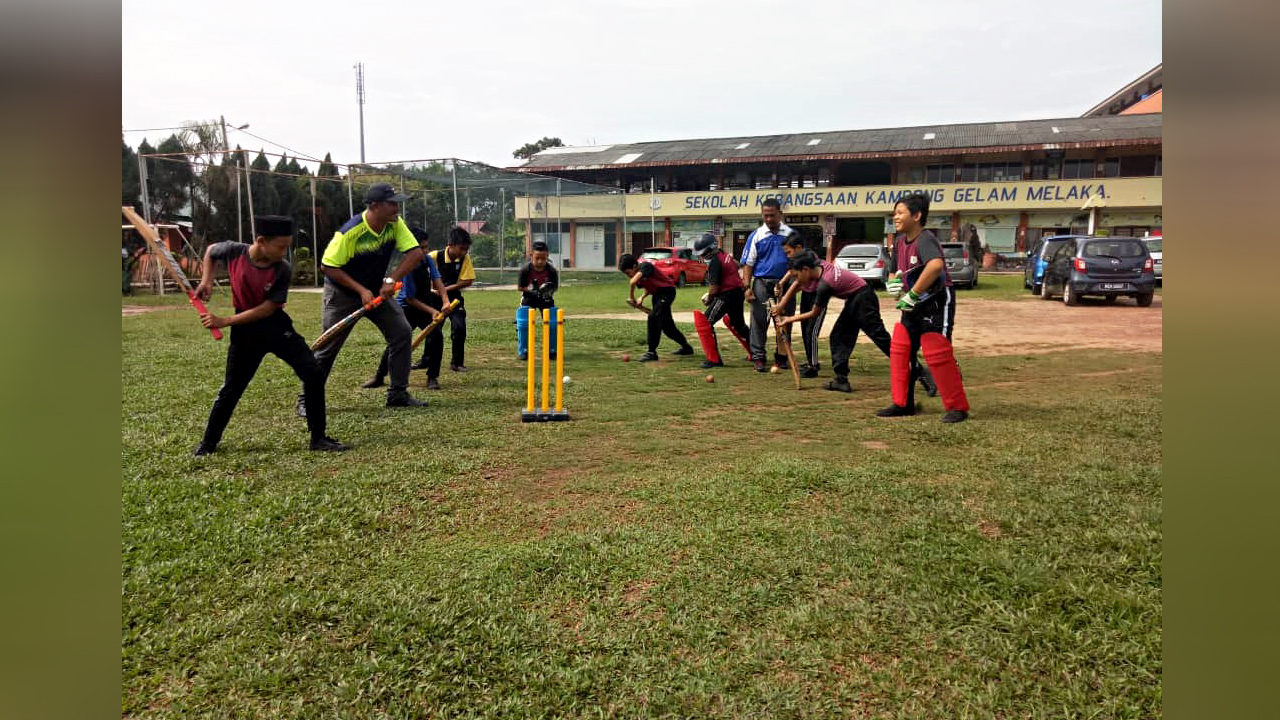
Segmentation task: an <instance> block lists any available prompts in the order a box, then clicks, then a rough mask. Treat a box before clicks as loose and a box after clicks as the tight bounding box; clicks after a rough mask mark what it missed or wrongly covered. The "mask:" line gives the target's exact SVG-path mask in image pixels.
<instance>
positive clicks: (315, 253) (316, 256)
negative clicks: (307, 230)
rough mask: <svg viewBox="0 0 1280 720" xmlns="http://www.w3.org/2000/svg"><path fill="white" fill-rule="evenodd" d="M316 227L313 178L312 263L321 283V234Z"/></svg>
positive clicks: (312, 183)
mask: <svg viewBox="0 0 1280 720" xmlns="http://www.w3.org/2000/svg"><path fill="white" fill-rule="evenodd" d="M317 233H318V230H317V229H316V179H315V178H311V264H312V266H313V267H312V271H313V272H314V273H315V278H316V284H317V285H319V284H320V236H319V235H318V234H317Z"/></svg>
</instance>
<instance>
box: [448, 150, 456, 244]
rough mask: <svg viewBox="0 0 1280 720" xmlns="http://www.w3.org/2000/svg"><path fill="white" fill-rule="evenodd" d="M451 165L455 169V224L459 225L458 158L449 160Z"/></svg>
mask: <svg viewBox="0 0 1280 720" xmlns="http://www.w3.org/2000/svg"><path fill="white" fill-rule="evenodd" d="M449 167H450V168H452V169H453V226H454V227H457V226H458V158H453V159H451V160H450V161H449Z"/></svg>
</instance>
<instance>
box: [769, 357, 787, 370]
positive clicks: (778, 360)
mask: <svg viewBox="0 0 1280 720" xmlns="http://www.w3.org/2000/svg"><path fill="white" fill-rule="evenodd" d="M773 364H774V365H777V366H778V369H779V370H790V369H791V364H790V363H788V362H787V356H786V355H778V354H776V353H775V354H774V356H773Z"/></svg>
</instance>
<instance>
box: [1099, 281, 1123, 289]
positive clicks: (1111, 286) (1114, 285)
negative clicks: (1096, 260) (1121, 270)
mask: <svg viewBox="0 0 1280 720" xmlns="http://www.w3.org/2000/svg"><path fill="white" fill-rule="evenodd" d="M1124 286H1125V284H1124V283H1102V289H1103V290H1123V289H1124Z"/></svg>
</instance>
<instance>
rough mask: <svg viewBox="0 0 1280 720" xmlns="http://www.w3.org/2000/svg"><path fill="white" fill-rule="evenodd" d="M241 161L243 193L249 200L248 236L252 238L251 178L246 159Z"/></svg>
mask: <svg viewBox="0 0 1280 720" xmlns="http://www.w3.org/2000/svg"><path fill="white" fill-rule="evenodd" d="M242 161H243V162H244V163H245V166H244V192H245V194H246V195H247V196H248V199H249V235H250V236H252V235H253V233H254V232H255V230H254V226H253V178H252V177H251V176H250V175H249V163H248V158H242Z"/></svg>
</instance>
